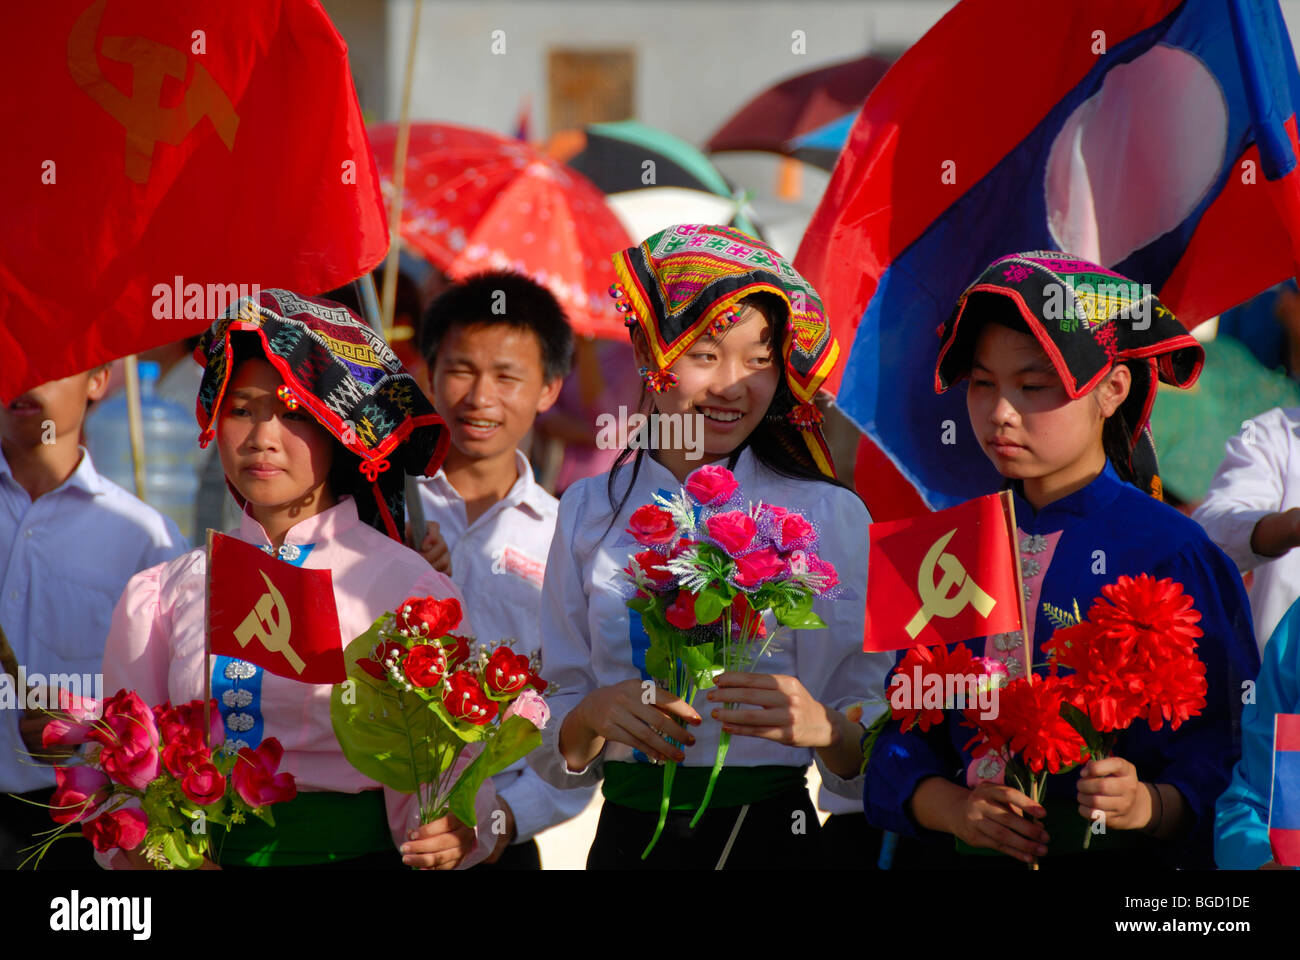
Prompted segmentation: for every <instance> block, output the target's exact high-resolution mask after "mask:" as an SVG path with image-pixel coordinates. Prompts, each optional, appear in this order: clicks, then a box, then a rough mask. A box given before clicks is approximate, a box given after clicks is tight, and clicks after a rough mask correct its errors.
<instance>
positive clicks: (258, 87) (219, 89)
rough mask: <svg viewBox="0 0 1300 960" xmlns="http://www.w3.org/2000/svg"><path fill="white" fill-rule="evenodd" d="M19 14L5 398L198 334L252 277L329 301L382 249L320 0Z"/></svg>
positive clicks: (46, 9) (371, 171)
mask: <svg viewBox="0 0 1300 960" xmlns="http://www.w3.org/2000/svg"><path fill="white" fill-rule="evenodd" d="M9 20H10V21H11V22H10V23H9V24H8V27H9V29H8V30H7V36H9V38H10V39H11V41H12V42H11V43H10V44H9V49H7V50H6V52H5V56H4V58H3V61H0V84H2V88H3V95H0V122H2V123H3V129H5V130H8V131H10V134H11V136H10V137H9V138H8V143H7V145H6V147H5V149H4V150H3V151H0V174H2V175H3V182H4V184H5V198H4V211H5V229H4V230H3V231H0V356H3V357H4V358H5V359H4V362H3V363H0V399H3V400H5V401H10V400H12V399H13V398H14V397H15V396H17V395H18V394H19V393H21V392H23V391H24V390H27V389H30V388H31V387H32V386H35V385H36V384H38V383H43V382H45V381H47V380H53V379H58V378H61V377H65V376H69V375H71V374H74V373H78V372H80V371H82V370H86V369H89V368H90V367H92V366H95V365H96V364H99V363H102V362H105V361H108V360H112V359H114V358H116V357H120V356H123V355H125V354H128V353H132V352H137V351H140V350H144V349H147V348H149V347H155V346H159V345H161V344H164V343H168V342H170V341H173V340H177V339H181V338H183V337H186V336H191V335H193V334H196V333H198V332H200V331H201V330H203V328H204V327H206V326H207V325H208V324H209V323H210V322H211V320H212V319H215V317H216V316H217V315H219V314H220V313H221V312H224V307H225V306H226V305H227V304H228V303H230V302H233V301H234V300H235V299H236V297H237V296H238V295H242V294H244V293H252V292H254V291H253V287H254V285H256V286H258V287H285V288H288V289H291V290H294V291H295V292H297V293H301V294H307V295H311V294H317V293H321V292H324V291H326V290H329V289H331V288H333V287H337V286H340V285H342V284H343V283H346V282H347V281H349V280H351V279H353V278H355V277H357V276H360V275H361V274H362V273H364V272H365V271H367V270H369V269H371V268H372V267H373V266H375V265H376V264H377V263H379V261H380V260H382V259H383V256H384V253H385V252H386V250H387V248H388V230H387V220H386V218H385V216H384V210H383V201H382V198H381V195H380V192H379V179H378V176H377V175H376V172H375V165H374V159H373V157H372V156H371V152H370V146H369V143H368V141H367V140H366V134H365V128H364V125H363V124H362V120H361V111H360V109H359V107H358V104H357V99H356V93H355V90H354V88H353V84H352V76H351V73H350V72H349V70H348V61H347V48H346V46H345V44H344V43H343V40H342V38H341V37H340V36H339V35H338V33H337V32H336V31H335V29H334V27H333V26H332V25H331V23H330V21H329V19H328V17H327V16H326V15H325V12H324V11H323V10H322V9H321V7H320V4H319V2H318V0H223V2H222V3H211V2H207V0H167V2H165V3H163V2H154V3H137V2H131V0H60V2H58V3H31V4H19V5H16V6H15V9H14V11H13V13H12V15H11V16H10V18H9ZM15 20H16V23H15V22H12V21H15Z"/></svg>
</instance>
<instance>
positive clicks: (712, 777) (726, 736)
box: [691, 704, 731, 827]
mask: <svg viewBox="0 0 1300 960" xmlns="http://www.w3.org/2000/svg"><path fill="white" fill-rule="evenodd" d="M728 706H730V704H728ZM730 746H731V734H730V733H728V732H727V731H726V730H723V731H722V735H721V736H720V737H718V752H717V753H716V754H715V755H714V757H713V769H712V770H710V771H709V785H708V786H707V787H705V788H704V799H703V800H701V801H700V808H699V809H698V810H696V811H695V816H693V817H691V826H692V827H693V826H695V825H696V824H697V823H699V822H700V817H702V816H704V811H705V810H707V809H708V808H709V801H710V800H712V799H713V785H714V784H715V783H717V782H718V774H719V773H721V772H722V764H723V763H724V762H726V759H727V748H728V747H730Z"/></svg>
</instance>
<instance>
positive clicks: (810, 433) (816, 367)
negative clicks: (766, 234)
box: [610, 223, 840, 477]
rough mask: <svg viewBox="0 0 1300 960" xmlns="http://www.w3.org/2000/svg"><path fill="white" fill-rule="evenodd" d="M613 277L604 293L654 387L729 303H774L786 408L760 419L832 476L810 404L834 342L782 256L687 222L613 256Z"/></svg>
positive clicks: (718, 326) (733, 314) (730, 308)
mask: <svg viewBox="0 0 1300 960" xmlns="http://www.w3.org/2000/svg"><path fill="white" fill-rule="evenodd" d="M614 272H615V274H616V275H617V277H618V282H617V283H616V284H614V286H612V287H611V288H610V295H611V296H612V297H614V299H615V300H616V303H615V306H616V307H617V308H618V310H619V311H620V312H622V313H623V314H624V320H625V322H626V323H627V325H628V326H629V327H630V328H635V327H640V329H641V332H642V333H643V334H644V335H645V340H646V343H647V345H648V346H649V349H650V354H651V359H652V362H653V363H654V364H655V370H653V371H651V377H650V383H651V386H652V387H654V388H655V389H662V388H663V387H665V386H667V385H669V384H671V383H674V382H675V380H676V378H675V377H673V375H672V374H671V373H670V372H669V368H670V367H671V366H672V365H673V363H674V362H675V361H676V360H677V358H678V357H680V356H681V355H682V354H684V353H686V352H687V351H688V350H689V349H690V348H691V346H692V345H693V344H694V343H695V341H697V340H698V339H699V338H700V337H702V336H704V335H705V334H706V333H709V334H713V335H717V334H718V333H721V332H722V331H723V330H725V329H726V327H727V326H728V324H730V323H734V322H735V320H736V318H737V304H738V303H739V301H741V300H743V299H745V298H746V297H749V296H752V295H753V294H756V293H770V294H774V295H775V296H776V297H778V298H779V299H780V300H781V302H783V303H784V304H785V308H786V311H787V313H786V320H787V323H786V325H785V336H784V338H783V342H782V343H781V345H780V350H781V357H782V360H783V363H782V369H783V373H784V378H785V383H786V385H787V386H788V387H789V389H790V393H791V394H792V395H793V398H794V402H793V404H792V405H791V408H790V409H789V410H772V411H769V416H772V415H776V416H784V417H785V418H786V419H787V420H788V421H789V422H790V423H791V424H792V425H793V426H794V427H795V428H796V429H797V430H798V431H799V433H800V435H801V436H802V438H803V441H804V443H805V444H806V446H807V455H808V457H810V458H811V462H812V463H813V464H814V465H815V466H816V467H817V468H818V469H819V470H821V471H822V473H824V474H826V475H827V476H829V477H834V476H835V468H834V465H833V464H832V462H831V457H830V452H829V450H828V449H827V447H826V440H825V438H824V437H823V436H822V429H821V420H822V415H821V411H820V410H818V409H817V407H816V406H815V405H814V404H813V402H812V401H813V397H814V396H816V394H817V390H818V388H819V387H820V386H821V384H822V383H823V381H825V379H826V377H827V375H828V374H829V373H830V371H831V370H832V369H833V368H834V366H835V363H836V361H837V360H838V359H839V352H840V351H839V345H838V344H837V343H836V341H835V337H834V335H833V334H832V333H831V326H830V321H829V320H828V319H827V317H826V311H825V309H824V307H823V306H822V301H821V298H820V297H819V296H818V295H817V291H816V290H814V289H813V288H812V285H811V284H809V283H808V281H807V280H805V279H804V278H803V277H801V276H800V275H799V274H798V273H797V272H796V271H795V269H794V267H793V266H791V265H790V262H789V261H788V260H786V259H785V258H784V257H782V256H781V255H780V254H778V253H777V252H776V251H775V250H773V249H772V248H771V247H769V246H768V245H767V244H765V243H763V242H762V241H760V240H755V239H754V238H753V237H751V236H749V235H748V234H746V233H742V232H741V231H740V230H737V229H735V228H734V227H722V226H714V225H712V224H698V223H688V224H678V225H677V226H673V227H668V228H667V229H665V230H661V231H660V232H659V233H656V234H654V235H653V236H651V237H650V238H649V239H647V240H646V241H645V242H643V243H641V244H638V245H637V246H635V247H629V248H628V249H627V250H624V251H622V252H621V253H616V254H615V255H614ZM792 452H794V453H798V452H799V451H792Z"/></svg>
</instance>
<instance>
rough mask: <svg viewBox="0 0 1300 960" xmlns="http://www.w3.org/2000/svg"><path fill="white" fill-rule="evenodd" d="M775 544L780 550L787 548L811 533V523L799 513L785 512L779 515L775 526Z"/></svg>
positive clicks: (806, 537) (798, 542)
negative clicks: (781, 515) (778, 520)
mask: <svg viewBox="0 0 1300 960" xmlns="http://www.w3.org/2000/svg"><path fill="white" fill-rule="evenodd" d="M776 533H777V537H776V545H777V546H778V547H779V548H780V549H781V550H782V551H785V550H789V549H791V548H792V547H794V546H796V545H798V544H800V543H802V542H803V541H805V540H807V539H808V538H809V537H811V536H812V535H813V527H812V524H811V523H809V522H808V521H807V520H805V519H804V518H803V517H802V516H801V515H800V514H797V513H787V514H785V516H783V517H781V522H780V523H779V524H778V525H777V528H776Z"/></svg>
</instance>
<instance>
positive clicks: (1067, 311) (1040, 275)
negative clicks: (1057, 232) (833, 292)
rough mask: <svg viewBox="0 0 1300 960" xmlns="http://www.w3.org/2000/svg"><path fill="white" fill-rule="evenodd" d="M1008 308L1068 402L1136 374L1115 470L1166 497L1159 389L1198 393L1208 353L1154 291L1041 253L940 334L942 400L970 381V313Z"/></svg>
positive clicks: (1000, 269)
mask: <svg viewBox="0 0 1300 960" xmlns="http://www.w3.org/2000/svg"><path fill="white" fill-rule="evenodd" d="M990 296H995V297H998V298H1001V299H1002V302H1001V303H999V304H998V306H1000V307H1002V308H1004V309H1005V308H1006V306H1007V303H1008V302H1009V303H1010V304H1011V305H1013V306H1014V309H1015V311H1016V312H1017V313H1019V315H1020V317H1021V318H1022V319H1023V320H1024V322H1025V324H1026V325H1027V326H1028V327H1029V330H1030V332H1031V333H1032V334H1033V336H1034V338H1035V339H1036V340H1037V341H1038V343H1039V345H1040V346H1042V348H1043V350H1044V352H1046V354H1047V356H1048V357H1049V358H1050V359H1051V361H1052V366H1053V367H1054V368H1055V369H1056V373H1057V375H1058V376H1059V377H1060V378H1061V383H1062V384H1064V385H1065V392H1066V394H1067V395H1068V396H1069V397H1070V399H1071V400H1075V399H1078V398H1079V397H1081V396H1083V395H1084V394H1086V393H1088V392H1089V391H1090V390H1092V388H1093V387H1095V386H1096V385H1097V384H1098V382H1100V381H1101V379H1102V378H1103V377H1104V376H1105V375H1106V374H1107V373H1109V372H1110V370H1111V368H1112V367H1113V366H1114V364H1116V363H1124V364H1127V365H1128V368H1129V370H1130V371H1131V373H1132V377H1133V382H1132V386H1131V388H1130V389H1129V395H1128V398H1127V399H1126V400H1125V401H1124V403H1123V404H1122V405H1121V407H1120V412H1122V413H1123V419H1124V423H1125V424H1126V425H1127V428H1128V430H1127V432H1128V452H1129V462H1128V463H1127V464H1123V463H1121V464H1117V465H1116V466H1117V467H1119V468H1121V470H1122V471H1123V470H1127V472H1128V473H1129V474H1131V475H1132V477H1133V479H1134V481H1135V482H1136V483H1137V484H1138V485H1139V486H1141V487H1143V488H1144V489H1146V490H1148V491H1149V492H1151V493H1153V494H1155V495H1156V496H1159V495H1160V478H1159V476H1158V474H1157V470H1156V459H1155V444H1154V442H1153V441H1152V439H1151V432H1150V430H1149V429H1148V424H1149V422H1150V419H1151V407H1152V405H1153V404H1154V403H1155V399H1156V389H1157V381H1164V382H1165V383H1168V384H1171V385H1173V386H1175V387H1190V386H1191V385H1192V384H1193V383H1195V382H1196V378H1197V377H1198V376H1199V375H1200V373H1201V367H1202V366H1203V365H1204V363H1205V351H1204V350H1203V349H1202V348H1201V345H1200V344H1199V343H1197V342H1196V339H1195V338H1194V337H1193V336H1192V335H1191V334H1190V333H1188V332H1187V330H1186V329H1185V328H1184V327H1183V325H1182V324H1181V323H1179V322H1178V320H1177V319H1175V317H1174V315H1173V314H1172V313H1170V312H1169V310H1168V308H1166V307H1165V306H1164V304H1162V303H1161V302H1160V301H1159V299H1157V298H1156V296H1155V294H1154V293H1152V292H1151V288H1150V287H1149V286H1148V285H1145V284H1138V283H1134V282H1133V281H1132V280H1130V279H1128V278H1127V277H1124V276H1121V275H1120V274H1118V273H1115V272H1114V271H1111V270H1107V269H1106V268H1105V267H1100V266H1098V265H1097V264H1095V263H1089V262H1088V261H1086V260H1080V259H1079V258H1078V257H1075V256H1073V255H1072V254H1068V253H1060V252H1057V251H1042V250H1039V251H1034V252H1032V253H1016V254H1011V255H1010V256H1006V257H1002V258H1001V259H999V260H995V261H993V263H991V264H990V265H989V266H988V267H987V268H986V269H985V271H984V272H983V273H982V274H981V275H980V277H979V279H977V280H976V281H975V282H974V283H973V284H971V285H970V287H968V288H967V289H966V292H965V293H963V294H962V295H961V297H960V298H959V299H958V301H957V306H956V308H955V309H954V310H953V312H952V316H951V317H949V318H948V321H947V322H946V323H945V324H944V325H943V326H942V327H940V328H939V336H940V338H941V339H942V345H941V346H940V348H939V361H938V364H937V365H936V368H935V374H934V388H935V392H936V393H942V392H943V391H945V390H947V389H948V387H950V386H952V385H953V384H954V383H956V382H958V381H959V380H961V379H962V378H963V377H965V376H966V375H967V374H968V373H969V372H970V365H971V358H972V355H973V353H974V349H975V336H976V334H977V333H978V329H977V328H976V327H975V326H973V325H972V324H970V323H967V324H965V325H963V324H962V322H961V321H962V318H963V317H964V316H965V315H966V313H967V311H968V309H969V308H970V307H971V306H972V305H975V307H976V312H977V313H978V312H979V309H980V306H981V302H982V301H983V304H984V305H985V306H987V305H988V302H987V301H986V300H984V298H986V297H990Z"/></svg>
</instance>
